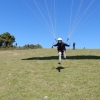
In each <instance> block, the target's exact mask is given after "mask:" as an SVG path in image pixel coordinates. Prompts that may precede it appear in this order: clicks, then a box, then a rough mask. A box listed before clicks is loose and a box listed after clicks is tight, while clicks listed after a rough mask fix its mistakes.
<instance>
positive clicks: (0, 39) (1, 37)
mask: <svg viewBox="0 0 100 100" xmlns="http://www.w3.org/2000/svg"><path fill="white" fill-rule="evenodd" d="M15 42H16V41H15V37H14V36H13V35H11V34H10V33H9V32H5V33H3V34H0V49H1V48H6V49H7V48H13V49H37V48H42V46H41V45H40V44H37V45H34V44H25V45H24V46H17V43H16V44H15V45H14V43H15Z"/></svg>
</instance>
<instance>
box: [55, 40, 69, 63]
mask: <svg viewBox="0 0 100 100" xmlns="http://www.w3.org/2000/svg"><path fill="white" fill-rule="evenodd" d="M53 46H57V49H58V54H59V62H58V64H61V55H63V56H64V58H65V59H66V48H65V46H68V47H69V46H70V45H68V44H66V43H64V42H63V41H62V39H61V38H58V42H57V44H54V45H53Z"/></svg>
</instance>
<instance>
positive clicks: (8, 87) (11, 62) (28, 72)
mask: <svg viewBox="0 0 100 100" xmlns="http://www.w3.org/2000/svg"><path fill="white" fill-rule="evenodd" d="M66 54H67V59H66V60H64V59H63V60H62V65H58V53H57V50H56V49H37V50H36V49H35V50H13V51H11V50H9V51H0V100H45V99H44V97H45V96H48V97H49V99H48V100H100V50H67V52H66Z"/></svg>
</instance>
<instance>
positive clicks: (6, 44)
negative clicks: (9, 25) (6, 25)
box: [0, 32, 15, 47]
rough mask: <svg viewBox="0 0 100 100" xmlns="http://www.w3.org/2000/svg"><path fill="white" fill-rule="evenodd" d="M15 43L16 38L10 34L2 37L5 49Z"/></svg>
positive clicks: (0, 39) (0, 36)
mask: <svg viewBox="0 0 100 100" xmlns="http://www.w3.org/2000/svg"><path fill="white" fill-rule="evenodd" d="M14 42H15V37H14V36H13V35H10V33H9V32H6V33H3V34H1V35H0V44H1V46H4V47H11V46H13V43H14Z"/></svg>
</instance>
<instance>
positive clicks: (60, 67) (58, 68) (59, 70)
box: [56, 66, 65, 72]
mask: <svg viewBox="0 0 100 100" xmlns="http://www.w3.org/2000/svg"><path fill="white" fill-rule="evenodd" d="M56 69H57V70H58V72H61V70H62V69H65V67H62V66H59V67H57V68H56Z"/></svg>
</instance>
